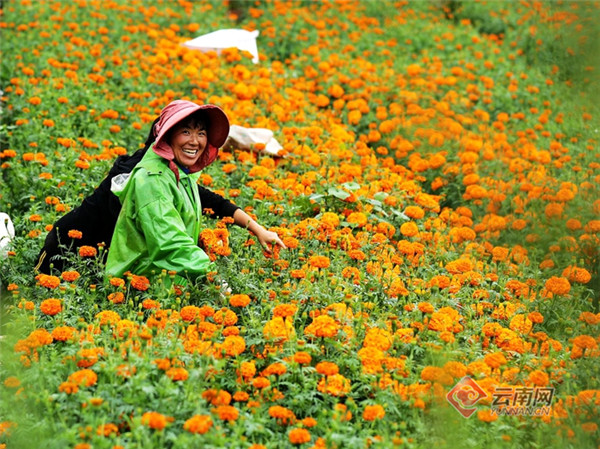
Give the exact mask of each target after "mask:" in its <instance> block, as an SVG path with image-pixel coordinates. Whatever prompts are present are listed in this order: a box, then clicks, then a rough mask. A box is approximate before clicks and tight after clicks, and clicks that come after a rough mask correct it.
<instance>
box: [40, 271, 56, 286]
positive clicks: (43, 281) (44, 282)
mask: <svg viewBox="0 0 600 449" xmlns="http://www.w3.org/2000/svg"><path fill="white" fill-rule="evenodd" d="M38 283H39V284H40V285H41V286H42V287H46V288H51V289H54V288H57V287H58V286H59V285H60V278H58V277H57V276H50V275H47V274H41V275H39V276H38Z"/></svg>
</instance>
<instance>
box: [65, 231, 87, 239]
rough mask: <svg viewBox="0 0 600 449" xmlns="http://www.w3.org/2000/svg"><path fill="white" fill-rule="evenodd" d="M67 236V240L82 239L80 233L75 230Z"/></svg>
mask: <svg viewBox="0 0 600 449" xmlns="http://www.w3.org/2000/svg"><path fill="white" fill-rule="evenodd" d="M67 235H68V236H69V238H71V239H81V238H82V237H83V233H82V232H81V231H78V230H76V229H71V230H70V231H69V232H68V233H67Z"/></svg>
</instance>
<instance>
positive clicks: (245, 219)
mask: <svg viewBox="0 0 600 449" xmlns="http://www.w3.org/2000/svg"><path fill="white" fill-rule="evenodd" d="M233 220H234V223H235V224H236V225H238V226H240V227H242V228H246V229H248V231H250V232H251V233H252V234H254V235H255V236H256V238H257V239H258V242H259V243H260V244H261V246H262V247H263V248H264V249H265V250H266V251H267V252H268V253H270V252H271V248H269V243H272V244H274V245H278V246H280V247H281V248H285V245H284V243H283V242H282V241H281V239H280V238H279V236H278V235H277V233H276V232H273V231H268V230H266V229H265V228H264V227H262V226H261V225H260V224H258V223H257V222H256V221H254V220H253V219H252V217H250V215H248V214H247V213H246V212H244V211H243V210H242V209H237V210H236V211H235V213H234V214H233Z"/></svg>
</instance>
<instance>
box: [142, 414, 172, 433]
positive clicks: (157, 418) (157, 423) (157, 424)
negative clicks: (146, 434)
mask: <svg viewBox="0 0 600 449" xmlns="http://www.w3.org/2000/svg"><path fill="white" fill-rule="evenodd" d="M171 420H172V419H170V418H169V417H167V416H165V415H163V414H162V413H158V412H146V413H144V414H143V415H142V424H143V425H145V426H148V427H150V428H151V429H154V430H162V429H164V428H165V427H167V424H168V422H169V421H171Z"/></svg>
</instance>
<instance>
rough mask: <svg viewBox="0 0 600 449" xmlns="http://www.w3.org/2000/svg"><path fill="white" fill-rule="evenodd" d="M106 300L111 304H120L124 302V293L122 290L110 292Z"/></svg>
mask: <svg viewBox="0 0 600 449" xmlns="http://www.w3.org/2000/svg"><path fill="white" fill-rule="evenodd" d="M108 300H109V301H110V302H112V303H113V304H122V303H123V302H125V295H124V294H123V292H115V293H110V294H109V295H108Z"/></svg>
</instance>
